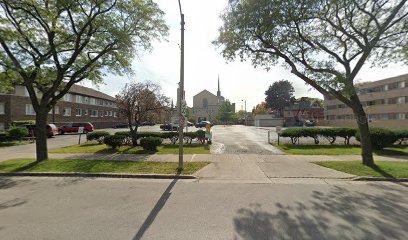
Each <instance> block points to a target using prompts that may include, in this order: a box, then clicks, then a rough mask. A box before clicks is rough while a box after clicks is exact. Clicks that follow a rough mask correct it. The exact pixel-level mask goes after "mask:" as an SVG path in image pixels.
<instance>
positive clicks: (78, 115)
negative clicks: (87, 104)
mask: <svg viewBox="0 0 408 240" xmlns="http://www.w3.org/2000/svg"><path fill="white" fill-rule="evenodd" d="M75 116H77V117H80V116H82V109H80V108H77V109H76V114H75Z"/></svg>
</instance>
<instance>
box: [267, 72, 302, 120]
mask: <svg viewBox="0 0 408 240" xmlns="http://www.w3.org/2000/svg"><path fill="white" fill-rule="evenodd" d="M294 91H295V89H294V88H293V86H292V83H291V82H289V81H288V80H280V81H278V82H274V83H273V84H272V85H270V86H269V88H268V90H266V91H265V95H266V98H265V101H266V104H267V105H268V107H270V108H271V109H272V110H276V111H277V112H278V113H279V116H280V117H282V116H283V109H284V108H285V107H286V106H289V105H290V104H291V103H292V102H293V101H294V100H295V98H294V97H293V92H294Z"/></svg>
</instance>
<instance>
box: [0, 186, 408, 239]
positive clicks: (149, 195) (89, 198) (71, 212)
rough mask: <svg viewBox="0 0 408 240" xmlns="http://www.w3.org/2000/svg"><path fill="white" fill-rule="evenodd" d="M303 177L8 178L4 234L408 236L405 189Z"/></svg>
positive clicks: (2, 204)
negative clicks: (264, 180) (270, 180)
mask: <svg viewBox="0 0 408 240" xmlns="http://www.w3.org/2000/svg"><path fill="white" fill-rule="evenodd" d="M291 181H294V180H291ZM296 181H298V183H297V184H291V183H290V181H289V180H286V182H285V183H277V184H236V183H218V184H217V183H199V182H191V181H190V182H187V181H180V180H179V181H171V180H155V181H153V180H135V179H132V180H131V179H117V180H115V179H114V180H112V179H75V178H0V236H1V237H0V238H1V239H21V240H25V239H27V240H31V239H75V240H77V239H88V240H89V239H98V240H100V239H126V240H127V239H154V240H158V239H166V240H169V239H175V240H176V239H177V240H180V239H181V240H183V239H189V240H190V239H195V240H199V239H250V240H259V239H313V240H315V239H358V240H360V239H401V240H402V239H406V236H408V228H407V226H408V219H407V216H408V190H407V187H406V186H403V185H400V184H393V183H361V182H357V183H356V182H354V183H349V182H330V181H327V183H329V184H326V183H324V184H314V183H310V182H307V181H306V180H296ZM299 181H304V183H305V184H302V183H301V182H299ZM331 184H336V185H331Z"/></svg>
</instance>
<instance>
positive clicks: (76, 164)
mask: <svg viewBox="0 0 408 240" xmlns="http://www.w3.org/2000/svg"><path fill="white" fill-rule="evenodd" d="M207 164H208V163H207V162H186V163H184V170H183V171H182V172H181V174H193V173H195V172H196V171H198V170H200V169H201V168H203V167H205V166H206V165H207ZM177 168H178V163H172V162H143V161H138V162H134V161H108V160H80V159H79V160H76V159H69V160H68V159H58V160H55V159H54V160H48V161H43V162H36V161H35V160H34V159H14V160H8V161H4V162H0V172H78V173H145V174H176V173H177V172H178V171H177Z"/></svg>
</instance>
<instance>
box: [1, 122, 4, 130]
mask: <svg viewBox="0 0 408 240" xmlns="http://www.w3.org/2000/svg"><path fill="white" fill-rule="evenodd" d="M0 130H1V131H3V130H5V126H4V122H0Z"/></svg>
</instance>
